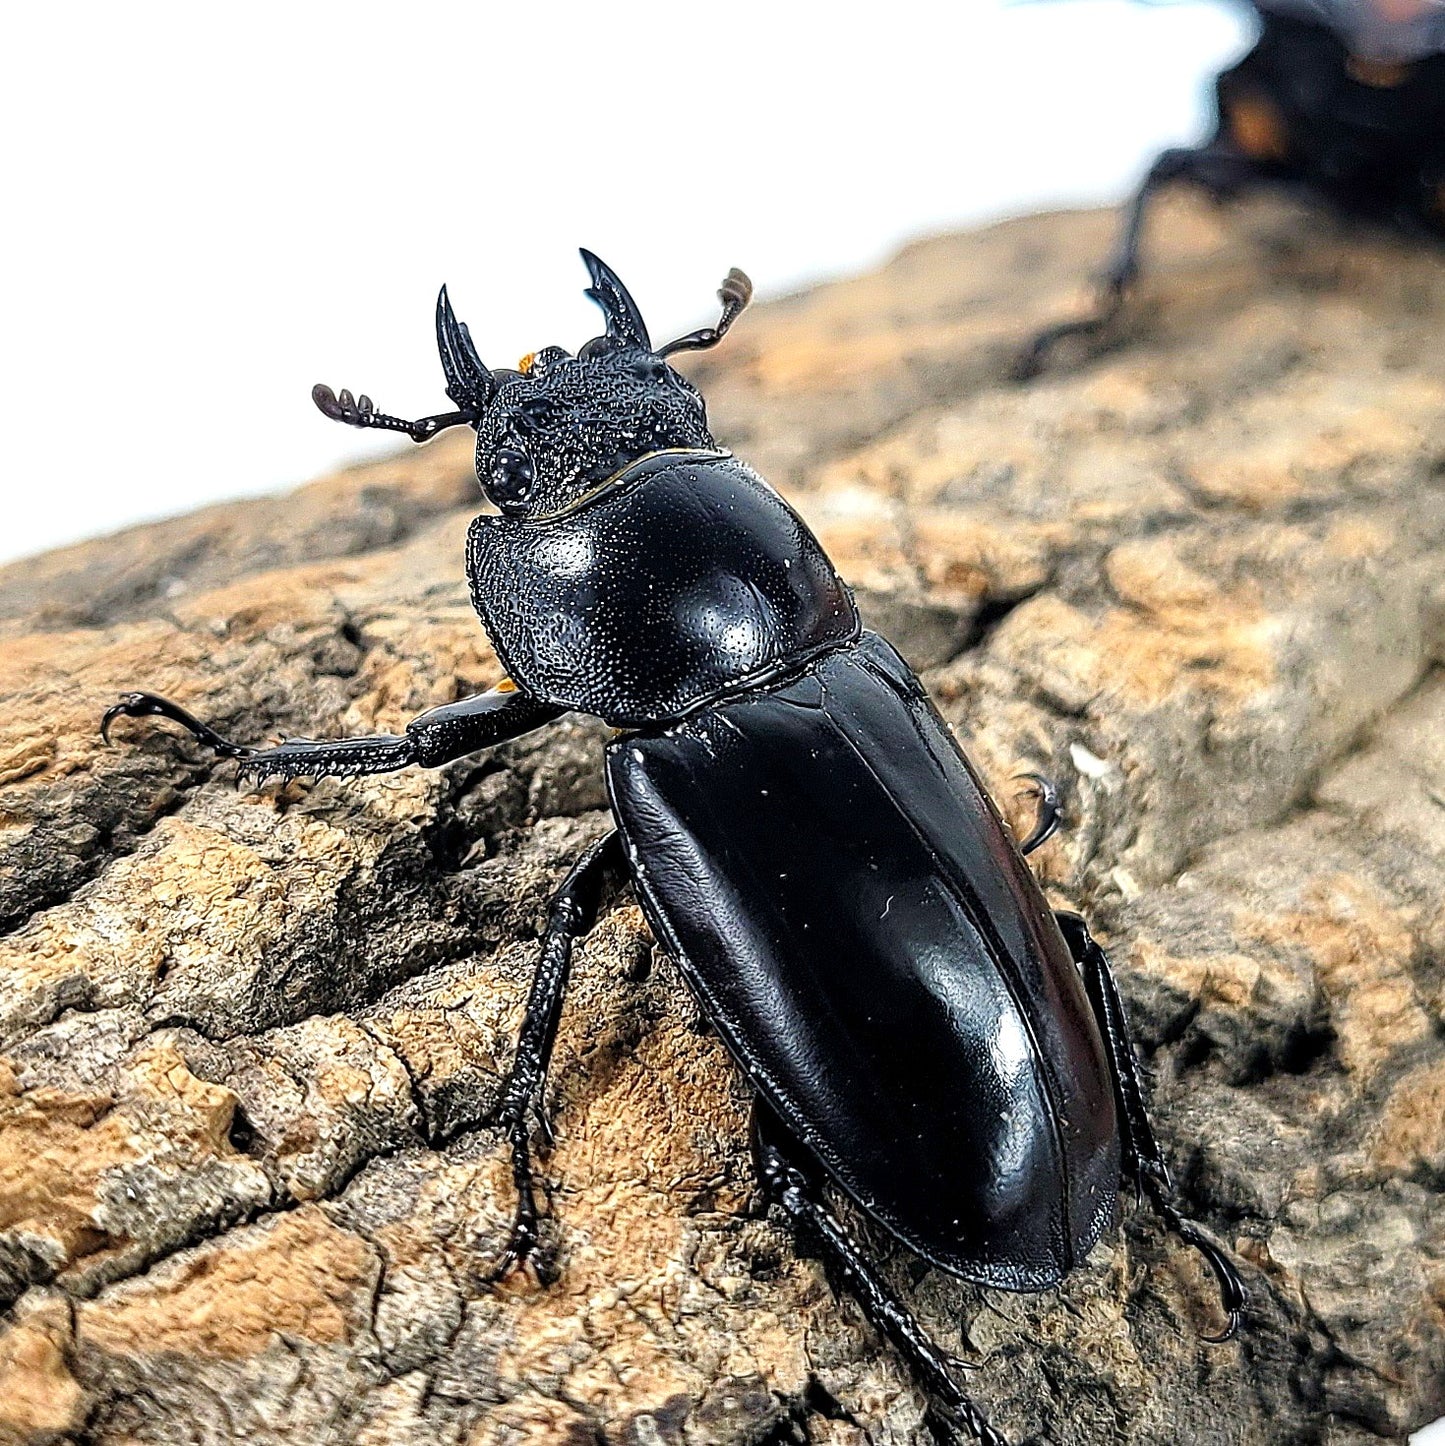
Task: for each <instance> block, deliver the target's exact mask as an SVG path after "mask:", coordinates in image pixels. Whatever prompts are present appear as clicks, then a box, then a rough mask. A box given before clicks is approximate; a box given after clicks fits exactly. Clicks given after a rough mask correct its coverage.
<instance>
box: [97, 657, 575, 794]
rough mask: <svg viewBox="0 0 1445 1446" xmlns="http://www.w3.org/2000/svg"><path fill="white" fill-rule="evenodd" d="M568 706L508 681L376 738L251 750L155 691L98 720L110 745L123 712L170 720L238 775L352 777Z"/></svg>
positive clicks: (123, 701)
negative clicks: (232, 764) (233, 764)
mask: <svg viewBox="0 0 1445 1446" xmlns="http://www.w3.org/2000/svg"><path fill="white" fill-rule="evenodd" d="M563 711H564V710H563V709H561V708H557V707H554V706H553V705H552V704H550V703H542V702H539V701H538V700H537V699H536V698H533V697H532V696H531V694H530V693H524V692H523V691H522V690H521V689H520V688H518V687H517V686H516V685H515V684H514V683H512V682H510V681H507V682H505V683H502V684H499V685H498V686H497V687H495V688H492V689H490V690H489V691H487V692H485V693H479V694H477V695H476V696H475V697H472V698H463V699H462V700H461V701H460V702H457V703H445V704H443V705H442V706H441V707H440V708H432V709H431V710H430V711H428V712H426V713H422V714H420V715H419V716H418V717H416V718H413V719H412V720H411V722H410V723H408V724H407V726H406V731H405V732H404V733H401V734H394V733H380V734H376V735H374V736H372V737H370V738H337V739H313V738H288V739H286V741H285V742H283V743H278V744H277V745H276V746H275V747H274V748H252V747H249V746H247V745H246V744H244V743H232V742H231V741H230V740H229V739H228V738H224V737H222V736H221V734H219V733H217V732H216V730H215V729H214V728H212V727H210V726H209V725H207V724H205V723H202V722H201V721H200V720H199V719H198V718H194V717H192V716H191V714H190V713H188V712H187V711H186V710H185V709H184V708H182V707H181V706H180V704H178V703H172V702H171V701H170V699H169V698H162V697H160V696H158V695H157V694H155V693H122V694H121V696H120V700H119V701H118V702H117V703H115V704H113V705H112V706H111V707H109V708H107V709H106V711H105V716H104V717H103V718H102V719H101V720H100V734H101V737H102V738H104V739H105V741H106V742H107V743H108V742H109V741H110V729H111V725H112V724H113V723H114V722H115V720H116V719H117V718H169V719H170V720H171V722H173V723H179V724H180V725H181V727H182V728H184V729H186V731H187V732H189V733H190V734H191V735H192V736H193V737H194V738H196V739H197V740H198V741H199V742H201V743H203V744H204V745H205V746H206V747H207V748H209V749H211V750H212V751H213V752H215V753H217V754H219V755H220V756H221V757H222V758H235V759H238V760H239V761H240V767H239V768H238V769H237V773H236V781H237V783H240V782H242V781H244V780H245V779H248V778H249V779H251V780H253V781H254V782H256V783H260V782H262V781H263V780H264V779H267V778H281V779H285V780H286V781H288V782H289V781H290V780H291V779H293V778H303V777H304V778H322V777H327V776H330V777H337V778H346V777H354V776H355V775H357V774H362V773H387V772H390V771H391V770H392V769H394V768H405V767H407V766H408V765H410V764H420V765H421V766H422V767H423V768H437V767H440V766H441V765H442V764H443V763H450V762H451V761H452V759H454V758H461V757H464V756H465V755H466V754H468V753H475V752H476V751H477V749H479V748H488V747H491V746H492V745H493V744H495V743H505V742H506V741H507V739H509V738H516V737H518V736H519V735H521V734H523V733H527V732H530V731H531V730H532V729H533V728H538V727H540V726H541V725H542V724H543V723H548V722H550V721H551V720H552V719H553V718H556V717H559V716H560V715H561V714H562V712H563Z"/></svg>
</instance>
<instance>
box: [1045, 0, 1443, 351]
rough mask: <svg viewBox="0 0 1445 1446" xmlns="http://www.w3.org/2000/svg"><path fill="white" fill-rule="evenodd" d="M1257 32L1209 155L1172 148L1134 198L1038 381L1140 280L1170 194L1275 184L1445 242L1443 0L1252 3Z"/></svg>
mask: <svg viewBox="0 0 1445 1446" xmlns="http://www.w3.org/2000/svg"><path fill="white" fill-rule="evenodd" d="M1253 6H1254V9H1255V10H1256V11H1257V12H1258V15H1259V19H1260V22H1261V27H1262V28H1261V32H1260V35H1259V39H1258V41H1257V42H1256V43H1255V45H1254V47H1253V48H1252V49H1251V50H1250V51H1249V53H1248V54H1247V55H1246V56H1245V57H1244V59H1243V60H1241V61H1239V63H1238V64H1237V65H1234V66H1231V67H1230V69H1228V70H1226V71H1225V72H1224V73H1223V74H1222V75H1220V77H1219V78H1218V80H1217V81H1216V82H1215V113H1216V114H1215V127H1214V132H1213V134H1212V135H1211V136H1210V138H1209V139H1208V140H1207V141H1206V142H1205V143H1204V144H1203V145H1201V146H1197V147H1192V148H1187V149H1174V150H1167V151H1165V152H1163V154H1162V155H1160V156H1159V158H1158V159H1157V160H1156V161H1155V162H1154V164H1153V165H1152V166H1151V167H1150V169H1149V172H1148V174H1147V175H1146V176H1145V178H1144V181H1143V184H1142V185H1141V186H1140V187H1139V189H1138V191H1137V192H1136V193H1135V195H1134V198H1133V200H1132V201H1130V203H1129V205H1128V207H1127V209H1126V212H1125V220H1124V227H1123V230H1122V233H1121V234H1120V237H1119V242H1118V245H1117V247H1116V249H1115V252H1114V255H1113V256H1112V257H1111V258H1110V261H1109V264H1108V267H1107V269H1106V271H1105V273H1104V285H1103V297H1102V303H1101V305H1100V308H1099V310H1098V312H1097V313H1096V314H1095V315H1094V316H1092V317H1089V318H1087V319H1085V320H1081V321H1070V322H1064V323H1061V324H1060V325H1057V326H1052V327H1050V328H1048V329H1047V330H1046V331H1044V332H1041V333H1040V334H1039V336H1038V337H1036V338H1035V339H1034V341H1033V342H1032V343H1031V345H1030V346H1029V348H1028V350H1027V351H1026V352H1025V353H1024V355H1023V356H1022V357H1021V358H1020V360H1019V363H1018V372H1019V374H1020V375H1021V376H1023V377H1028V376H1032V375H1034V374H1035V373H1037V372H1038V371H1039V370H1040V368H1041V367H1042V366H1043V365H1044V364H1045V362H1046V361H1047V360H1048V357H1049V354H1050V353H1051V351H1052V350H1053V348H1054V347H1055V346H1056V345H1057V343H1058V342H1060V341H1061V340H1063V339H1064V338H1065V337H1069V336H1081V335H1089V334H1092V333H1097V332H1100V331H1102V330H1104V329H1105V328H1106V327H1107V326H1108V325H1109V323H1111V322H1112V321H1113V320H1114V318H1115V317H1116V316H1117V315H1118V312H1119V310H1120V307H1121V306H1122V305H1123V302H1124V300H1125V297H1126V295H1127V293H1128V290H1129V288H1130V287H1131V286H1132V284H1133V283H1134V281H1135V279H1136V278H1137V276H1138V274H1139V254H1140V247H1141V243H1142V239H1143V230H1144V218H1145V213H1146V211H1147V210H1148V206H1149V203H1150V201H1151V200H1152V199H1153V198H1154V196H1156V195H1157V194H1158V193H1159V191H1160V190H1162V189H1163V188H1164V187H1166V186H1169V185H1172V184H1173V183H1175V182H1178V181H1187V182H1192V183H1193V184H1194V185H1196V186H1199V187H1202V188H1203V189H1204V190H1205V191H1206V192H1208V193H1209V194H1210V195H1212V196H1214V197H1216V198H1219V199H1223V198H1226V197H1229V196H1233V195H1236V194H1238V193H1239V192H1241V191H1244V190H1248V189H1258V188H1274V189H1282V190H1287V191H1291V192H1293V193H1295V194H1297V195H1299V196H1302V197H1304V198H1305V199H1307V200H1310V201H1313V202H1315V203H1317V204H1321V205H1323V206H1325V207H1327V208H1328V209H1329V210H1331V211H1333V212H1334V213H1335V214H1336V215H1338V216H1340V217H1343V218H1345V219H1354V220H1359V221H1364V222H1367V223H1374V224H1377V225H1385V226H1390V227H1393V228H1396V229H1398V230H1400V231H1403V232H1405V233H1407V234H1410V235H1416V236H1420V237H1424V238H1427V239H1433V240H1435V241H1445V0H1253Z"/></svg>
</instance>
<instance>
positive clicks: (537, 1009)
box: [490, 829, 622, 1281]
mask: <svg viewBox="0 0 1445 1446" xmlns="http://www.w3.org/2000/svg"><path fill="white" fill-rule="evenodd" d="M621 866H622V845H621V840H620V837H619V835H618V833H617V831H616V830H615V829H614V830H612V831H611V832H610V833H607V834H604V835H603V837H602V838H600V839H598V840H597V842H596V843H594V844H592V845H591V846H590V847H589V848H588V849H587V850H586V851H585V852H584V853H583V854H582V856H581V858H579V859H578V860H577V862H576V863H575V864H573V866H572V868H571V869H570V870H569V871H568V874H567V877H566V878H565V879H563V880H562V883H561V886H560V887H559V888H558V890H557V892H556V893H555V894H553V896H552V903H551V906H550V907H549V908H548V911H547V929H546V933H545V934H544V936H543V939H542V957H541V959H540V960H539V961H538V964H537V971H536V973H535V974H534V975H533V976H532V987H531V990H530V991H529V993H528V995H527V1009H526V1013H525V1014H524V1016H523V1018H522V1029H521V1033H520V1034H519V1035H518V1036H517V1049H516V1054H515V1056H514V1057H513V1060H512V1069H511V1073H510V1074H509V1075H508V1076H507V1083H506V1086H505V1088H504V1089H503V1091H502V1098H501V1100H500V1102H499V1103H498V1105H497V1108H496V1112H495V1113H494V1115H493V1116H492V1122H493V1123H494V1124H496V1125H497V1126H499V1127H500V1128H501V1129H502V1131H503V1132H504V1133H505V1134H506V1137H507V1140H508V1143H509V1145H510V1147H511V1154H512V1184H513V1186H514V1187H515V1189H516V1192H517V1205H516V1211H515V1214H514V1215H513V1217H512V1229H511V1232H510V1234H509V1235H508V1238H507V1245H506V1249H505V1250H504V1251H503V1252H502V1257H501V1259H500V1260H499V1261H498V1263H497V1265H496V1267H495V1268H494V1269H493V1270H492V1271H491V1274H490V1279H491V1280H493V1281H497V1280H501V1279H502V1278H503V1277H505V1276H507V1275H510V1274H511V1273H512V1271H514V1270H516V1269H517V1268H518V1267H519V1266H521V1265H522V1264H523V1263H524V1262H525V1261H526V1260H527V1258H528V1257H529V1256H530V1255H531V1254H532V1252H533V1250H535V1249H536V1246H537V1241H538V1238H539V1226H540V1223H541V1216H540V1213H539V1211H538V1209H537V1183H536V1176H535V1174H534V1171H533V1166H532V1120H533V1117H534V1116H535V1118H536V1120H537V1123H538V1127H539V1130H540V1133H541V1136H542V1140H543V1143H544V1144H550V1143H551V1138H552V1130H551V1125H550V1123H549V1121H548V1119H547V1116H546V1113H545V1111H544V1109H543V1101H542V1095H543V1091H544V1090H545V1088H546V1084H547V1066H548V1064H549V1063H550V1062H551V1059H552V1046H553V1045H554V1044H555V1043H556V1042H557V1025H558V1023H559V1022H560V1020H561V1017H562V999H563V996H564V995H565V994H566V992H567V978H568V975H569V973H570V972H571V967H572V947H573V945H574V944H575V943H576V942H577V940H578V939H579V938H581V937H582V935H584V934H585V933H587V931H588V930H589V929H590V928H591V927H592V925H593V924H594V923H595V922H596V921H597V911H598V908H599V907H600V905H601V902H602V888H603V884H604V882H605V881H606V879H607V878H608V876H609V875H611V874H615V873H616V872H618V871H619V870H620V868H621Z"/></svg>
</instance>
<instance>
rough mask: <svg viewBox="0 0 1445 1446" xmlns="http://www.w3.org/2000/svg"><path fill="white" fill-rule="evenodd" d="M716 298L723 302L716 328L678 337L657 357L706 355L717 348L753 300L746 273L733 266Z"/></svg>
mask: <svg viewBox="0 0 1445 1446" xmlns="http://www.w3.org/2000/svg"><path fill="white" fill-rule="evenodd" d="M717 297H718V300H719V301H720V302H722V315H721V316H720V317H718V320H717V325H716V326H704V327H702V328H701V329H700V330H698V331H690V332H688V334H687V335H686V336H680V337H678V339H677V340H676V341H670V342H668V344H667V345H666V346H664V347H661V348H659V350H658V353H657V354H658V356H671V355H672V354H673V352H676V351H706V350H707V349H708V348H709V347H712V346H716V345H717V344H718V342H720V341H721V340H722V339H723V337H725V336H726V335H727V334H728V328H729V327H731V326H732V324H733V322H735V321H736V320H737V319H738V317H740V316H741V315H742V314H743V312H744V311H745V310H746V308H747V304H748V302H750V301H751V300H752V299H753V283H752V282H751V281H749V280H748V277H747V273H746V272H744V271H739V270H738V268H737V267H736V266H734V267H733V268H732V269H731V270H730V271H729V272H728V274H727V275H726V276H725V277H723V284H722V285H721V286H719V287H718V291H717Z"/></svg>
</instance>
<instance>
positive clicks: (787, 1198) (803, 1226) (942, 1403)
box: [753, 1102, 1009, 1446]
mask: <svg viewBox="0 0 1445 1446" xmlns="http://www.w3.org/2000/svg"><path fill="white" fill-rule="evenodd" d="M753 1150H754V1155H755V1157H756V1161H757V1167H758V1175H759V1178H760V1180H761V1182H762V1186H763V1190H764V1192H765V1193H766V1195H767V1198H768V1200H769V1202H770V1203H772V1204H775V1205H777V1206H778V1207H779V1208H781V1209H782V1211H783V1212H784V1213H785V1214H786V1215H787V1216H788V1218H789V1220H790V1221H792V1223H793V1226H794V1228H795V1229H797V1230H798V1232H799V1233H800V1234H801V1235H803V1236H804V1237H806V1238H807V1239H809V1240H810V1241H812V1242H814V1243H815V1244H817V1245H818V1246H819V1247H820V1248H821V1253H822V1255H823V1257H824V1259H825V1260H826V1261H827V1263H828V1265H829V1266H830V1267H831V1268H832V1270H833V1273H834V1275H835V1277H836V1278H837V1279H839V1280H841V1282H842V1283H843V1284H844V1285H845V1286H846V1287H847V1289H848V1291H849V1292H850V1293H851V1294H852V1296H853V1297H854V1299H855V1300H857V1302H858V1304H859V1305H861V1306H862V1307H863V1313H864V1315H866V1316H867V1317H868V1319H869V1321H870V1322H871V1323H872V1324H873V1326H874V1327H875V1328H876V1329H877V1330H879V1331H880V1332H882V1334H883V1335H884V1336H886V1337H887V1338H888V1340H890V1341H891V1342H892V1343H893V1346H894V1348H895V1349H896V1350H897V1351H898V1353H899V1354H900V1355H901V1356H902V1357H903V1359H904V1360H905V1361H906V1362H907V1363H908V1366H909V1368H910V1369H911V1370H912V1371H913V1373H914V1375H915V1376H916V1377H917V1379H918V1380H919V1381H920V1382H921V1383H922V1384H923V1385H924V1387H925V1388H926V1389H927V1391H928V1393H929V1396H930V1397H931V1399H932V1401H933V1403H934V1406H935V1410H936V1412H937V1413H938V1414H939V1415H940V1416H941V1417H942V1418H943V1419H944V1420H945V1421H946V1422H947V1423H948V1425H949V1426H950V1427H951V1428H962V1429H963V1430H966V1431H967V1432H969V1433H970V1435H972V1436H973V1437H974V1438H975V1439H976V1440H978V1441H980V1442H982V1443H983V1446H1009V1443H1008V1441H1007V1440H1006V1439H1005V1438H1004V1437H1003V1436H1002V1435H1000V1434H999V1432H998V1431H997V1430H996V1429H995V1428H994V1427H993V1426H991V1425H990V1424H989V1422H988V1418H987V1417H986V1416H985V1415H984V1414H983V1412H982V1411H981V1410H980V1409H979V1407H978V1406H977V1405H975V1404H974V1402H973V1400H972V1399H971V1398H970V1397H969V1396H968V1394H967V1393H966V1392H965V1391H964V1390H963V1389H962V1387H960V1386H959V1384H958V1382H957V1381H956V1380H955V1379H954V1373H955V1372H956V1371H959V1370H963V1369H965V1368H966V1367H965V1363H964V1362H962V1361H959V1360H956V1359H954V1358H953V1357H951V1356H949V1355H947V1354H946V1353H945V1352H944V1351H942V1350H941V1349H940V1348H939V1347H938V1345H937V1343H936V1342H934V1341H933V1340H931V1339H930V1338H929V1336H928V1335H927V1333H926V1332H925V1331H924V1329H923V1327H922V1326H921V1325H919V1323H918V1321H917V1319H916V1318H915V1317H914V1316H913V1314H912V1312H910V1311H909V1310H908V1309H907V1308H906V1307H905V1306H904V1305H903V1303H902V1302H901V1301H900V1300H899V1299H898V1298H897V1296H895V1295H894V1294H893V1292H892V1291H891V1290H890V1289H889V1288H888V1286H887V1284H886V1283H885V1282H884V1280H883V1278H882V1276H880V1275H879V1273H878V1272H877V1270H876V1269H874V1267H873V1266H872V1265H870V1264H869V1263H868V1261H867V1259H866V1258H865V1256H864V1254H863V1251H862V1249H861V1248H860V1247H859V1245H858V1244H857V1242H856V1241H854V1240H853V1238H852V1236H850V1235H849V1234H848V1231H847V1229H846V1228H845V1227H844V1225H843V1223H842V1221H840V1220H839V1219H838V1217H837V1216H836V1215H834V1214H833V1212H832V1211H831V1210H830V1209H829V1208H828V1206H827V1204H826V1203H825V1202H824V1200H823V1194H822V1186H821V1182H820V1180H819V1178H818V1175H817V1172H816V1170H809V1169H808V1168H807V1167H806V1166H805V1165H804V1164H802V1163H801V1162H802V1161H804V1160H806V1159H807V1155H806V1152H805V1151H804V1150H803V1147H802V1146H801V1145H799V1144H798V1143H797V1142H796V1141H795V1140H794V1139H793V1138H792V1137H791V1135H789V1133H788V1131H787V1129H786V1127H785V1126H784V1125H783V1124H782V1123H781V1121H779V1120H778V1118H777V1117H776V1115H774V1114H773V1112H772V1111H771V1110H769V1109H768V1108H767V1107H766V1106H765V1105H763V1104H762V1103H761V1102H758V1103H757V1104H755V1105H754V1108H753Z"/></svg>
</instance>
